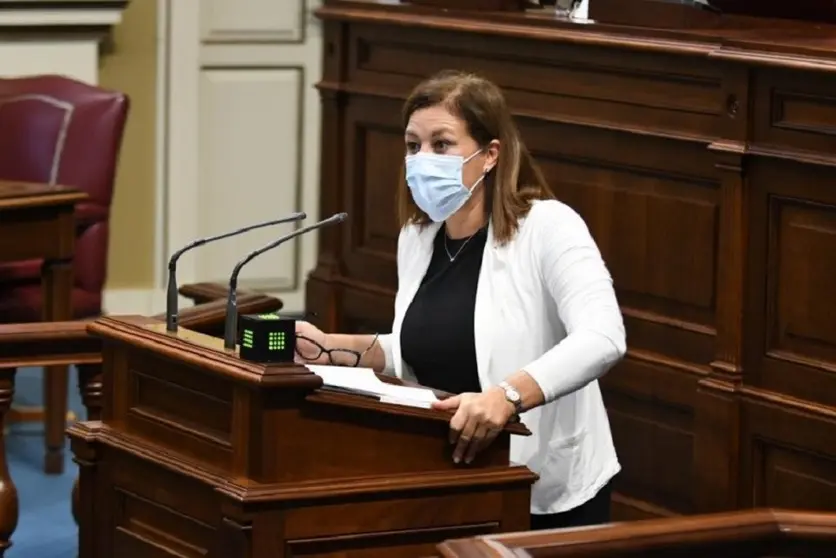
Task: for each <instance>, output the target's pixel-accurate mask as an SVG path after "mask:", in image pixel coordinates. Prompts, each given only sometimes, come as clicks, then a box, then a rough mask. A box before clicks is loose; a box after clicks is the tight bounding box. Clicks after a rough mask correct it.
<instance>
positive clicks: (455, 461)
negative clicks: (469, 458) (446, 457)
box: [453, 455, 461, 463]
mask: <svg viewBox="0 0 836 558" xmlns="http://www.w3.org/2000/svg"><path fill="white" fill-rule="evenodd" d="M459 461H461V460H460V459H459V458H458V457H456V456H455V455H454V456H453V463H458V462H459Z"/></svg>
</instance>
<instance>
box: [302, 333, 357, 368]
mask: <svg viewBox="0 0 836 558" xmlns="http://www.w3.org/2000/svg"><path fill="white" fill-rule="evenodd" d="M300 339H302V340H304V341H306V342H307V345H308V346H305V348H304V349H301V348H300V346H299V343H297V344H296V354H298V355H299V356H300V357H302V359H303V360H305V361H308V362H313V361H316V360H317V359H319V358H320V357H321V356H322V353H325V354H326V355H328V362H329V363H331V365H334V366H349V367H352V368H355V367H357V366H358V365H359V364H360V359H361V358H363V354H364V353H358V352H357V351H352V350H351V349H326V348H325V347H323V346H322V345H320V344H319V343H317V342H316V341H314V340H313V339H311V338H309V337H305V336H304V335H297V336H296V340H297V341H298V340H300ZM364 352H365V351H364Z"/></svg>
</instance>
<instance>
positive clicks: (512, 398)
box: [499, 382, 522, 414]
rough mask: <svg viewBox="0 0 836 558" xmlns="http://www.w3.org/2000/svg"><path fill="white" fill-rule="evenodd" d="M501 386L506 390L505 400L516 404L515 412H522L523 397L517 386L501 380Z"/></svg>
mask: <svg viewBox="0 0 836 558" xmlns="http://www.w3.org/2000/svg"><path fill="white" fill-rule="evenodd" d="M499 387H501V388H502V389H503V390H504V391H505V400H506V401H508V403H510V404H511V405H513V406H514V412H515V413H517V414H520V413H521V412H522V397H520V392H518V391H517V388H515V387H514V386H512V385H511V384H509V383H508V382H500V384H499Z"/></svg>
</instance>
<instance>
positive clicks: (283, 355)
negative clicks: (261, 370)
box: [238, 313, 296, 364]
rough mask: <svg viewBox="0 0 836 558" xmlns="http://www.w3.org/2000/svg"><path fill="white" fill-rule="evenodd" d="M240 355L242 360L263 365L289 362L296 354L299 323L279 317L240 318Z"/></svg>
mask: <svg viewBox="0 0 836 558" xmlns="http://www.w3.org/2000/svg"><path fill="white" fill-rule="evenodd" d="M238 327H239V328H240V329H239V331H240V332H241V333H240V347H241V350H240V351H239V353H238V354H239V355H240V356H241V358H242V359H243V360H247V361H250V362H262V363H287V364H290V363H292V362H293V360H294V355H295V353H296V320H292V319H290V320H289V319H285V318H282V317H281V316H279V315H278V314H275V313H272V314H250V315H245V316H241V317H240V318H239V321H238Z"/></svg>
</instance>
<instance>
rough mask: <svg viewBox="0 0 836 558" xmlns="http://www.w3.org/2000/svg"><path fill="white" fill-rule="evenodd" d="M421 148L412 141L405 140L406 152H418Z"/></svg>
mask: <svg viewBox="0 0 836 558" xmlns="http://www.w3.org/2000/svg"><path fill="white" fill-rule="evenodd" d="M420 150H421V146H420V145H418V144H417V143H415V142H414V141H408V142H406V152H407V153H418V151H420Z"/></svg>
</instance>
